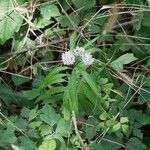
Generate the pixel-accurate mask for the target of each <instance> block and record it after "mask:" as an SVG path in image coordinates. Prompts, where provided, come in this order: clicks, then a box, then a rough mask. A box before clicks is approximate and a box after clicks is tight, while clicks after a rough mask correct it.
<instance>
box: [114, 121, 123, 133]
mask: <svg viewBox="0 0 150 150" xmlns="http://www.w3.org/2000/svg"><path fill="white" fill-rule="evenodd" d="M120 127H121V123H117V124H115V125H114V126H113V128H112V131H113V132H116V131H118V130H119V129H120Z"/></svg>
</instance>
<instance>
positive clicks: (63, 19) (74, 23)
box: [56, 12, 80, 29]
mask: <svg viewBox="0 0 150 150" xmlns="http://www.w3.org/2000/svg"><path fill="white" fill-rule="evenodd" d="M56 19H57V21H58V22H59V23H60V24H61V26H62V27H69V29H76V28H77V27H78V25H79V23H80V19H79V17H78V16H77V15H76V14H75V13H74V12H73V13H71V14H70V15H69V16H60V17H58V18H56Z"/></svg>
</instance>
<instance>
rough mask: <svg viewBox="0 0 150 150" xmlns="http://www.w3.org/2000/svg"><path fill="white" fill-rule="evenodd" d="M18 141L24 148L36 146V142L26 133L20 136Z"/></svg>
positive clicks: (28, 148)
mask: <svg viewBox="0 0 150 150" xmlns="http://www.w3.org/2000/svg"><path fill="white" fill-rule="evenodd" d="M18 143H19V146H21V147H22V149H23V150H33V149H35V148H36V143H34V142H33V141H32V140H31V139H28V138H27V137H25V136H24V135H23V136H20V137H19V138H18Z"/></svg>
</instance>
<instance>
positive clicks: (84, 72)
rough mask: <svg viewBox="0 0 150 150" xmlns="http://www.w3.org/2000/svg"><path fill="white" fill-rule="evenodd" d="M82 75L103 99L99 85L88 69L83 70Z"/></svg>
mask: <svg viewBox="0 0 150 150" xmlns="http://www.w3.org/2000/svg"><path fill="white" fill-rule="evenodd" d="M82 76H83V78H84V79H85V81H86V82H87V83H88V85H89V86H90V87H91V89H92V91H93V92H94V93H95V95H96V96H97V97H98V98H100V100H102V96H101V94H100V90H99V87H98V86H97V84H96V83H95V81H94V80H93V78H92V76H90V75H89V74H88V73H87V72H86V71H83V72H82Z"/></svg>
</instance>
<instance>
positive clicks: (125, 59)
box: [110, 53, 137, 71]
mask: <svg viewBox="0 0 150 150" xmlns="http://www.w3.org/2000/svg"><path fill="white" fill-rule="evenodd" d="M135 60H137V58H136V57H134V55H133V54H132V53H127V54H124V55H122V56H120V57H119V58H118V59H116V60H115V61H113V62H112V63H111V64H110V65H111V66H112V67H113V69H115V70H116V71H122V70H123V65H126V64H129V63H131V62H133V61H135Z"/></svg>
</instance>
